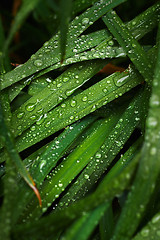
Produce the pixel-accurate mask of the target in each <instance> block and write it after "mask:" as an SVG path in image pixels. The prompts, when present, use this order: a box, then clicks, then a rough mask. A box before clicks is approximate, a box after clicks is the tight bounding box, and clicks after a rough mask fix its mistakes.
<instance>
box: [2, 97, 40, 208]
mask: <svg viewBox="0 0 160 240" xmlns="http://www.w3.org/2000/svg"><path fill="white" fill-rule="evenodd" d="M0 132H1V139H2V141H3V142H4V145H5V147H6V150H7V154H8V155H9V157H10V159H11V161H13V163H14V164H15V166H16V168H17V170H18V171H19V173H20V174H21V176H22V177H23V178H24V180H25V181H26V182H27V184H28V185H29V186H30V187H31V188H32V189H33V191H34V192H35V194H36V196H37V198H38V200H39V204H40V205H41V198H40V195H39V192H38V190H37V188H36V187H35V183H34V181H33V179H32V177H31V176H30V174H29V173H28V171H27V170H26V168H25V167H24V165H23V162H22V160H21V158H20V156H19V154H18V153H17V151H16V149H15V146H14V142H13V139H12V136H11V133H10V131H9V130H8V128H7V126H6V123H5V121H4V114H3V109H2V103H1V102H0Z"/></svg>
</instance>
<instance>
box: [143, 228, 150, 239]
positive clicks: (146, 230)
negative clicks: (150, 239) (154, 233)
mask: <svg viewBox="0 0 160 240" xmlns="http://www.w3.org/2000/svg"><path fill="white" fill-rule="evenodd" d="M148 234H149V229H148V228H144V229H142V231H141V235H142V236H143V237H147V236H148Z"/></svg>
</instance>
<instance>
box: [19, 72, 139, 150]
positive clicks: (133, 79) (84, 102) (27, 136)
mask: <svg viewBox="0 0 160 240" xmlns="http://www.w3.org/2000/svg"><path fill="white" fill-rule="evenodd" d="M141 81H142V79H141V77H139V76H138V75H137V74H135V73H134V72H131V73H129V74H127V73H122V74H120V73H116V74H113V75H111V76H109V77H107V78H105V79H103V80H102V81H100V82H98V83H96V84H95V85H93V86H92V87H90V88H89V89H87V90H85V91H83V92H82V93H80V94H78V95H76V96H73V97H71V98H70V99H68V100H66V101H65V102H64V104H65V105H62V106H58V107H57V108H55V109H53V110H52V111H50V112H49V113H48V115H47V116H45V117H44V116H42V118H41V119H40V121H39V122H37V124H35V125H33V126H34V131H33V130H32V128H33V127H31V129H29V130H27V131H26V132H24V133H23V134H22V135H21V136H20V137H18V138H17V142H16V146H17V148H18V150H19V151H22V150H24V149H25V148H27V147H29V146H31V145H33V144H34V143H36V142H38V141H40V140H41V139H44V138H45V137H47V136H49V135H51V134H53V133H54V132H56V131H58V130H60V129H62V128H64V127H66V126H67V125H69V124H71V123H73V122H75V121H77V120H78V119H81V118H82V117H84V116H86V115H87V114H89V113H91V112H93V111H95V110H96V109H97V108H100V107H101V106H103V105H105V104H107V103H108V102H110V101H112V100H114V99H115V98H117V97H118V96H121V95H122V94H124V93H125V92H126V91H129V90H130V89H132V88H133V87H135V86H137V85H138V84H139V83H141ZM95 93H96V95H95ZM73 102H74V105H72V103H73ZM47 127H49V128H50V130H49V131H46V128H47ZM33 134H34V138H33ZM37 134H38V135H37Z"/></svg>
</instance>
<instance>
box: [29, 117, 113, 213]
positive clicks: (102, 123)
mask: <svg viewBox="0 0 160 240" xmlns="http://www.w3.org/2000/svg"><path fill="white" fill-rule="evenodd" d="M116 119H117V117H115V119H113V121H108V119H104V120H98V121H96V122H95V123H94V124H93V125H92V129H93V131H92V133H91V134H90V135H89V136H88V138H86V139H85V140H84V141H83V142H82V143H81V144H80V145H79V146H78V147H77V148H76V149H75V150H74V151H73V152H72V153H71V154H70V155H69V156H68V157H67V158H66V159H65V160H63V162H62V164H60V166H58V167H57V168H56V169H55V171H53V173H52V174H53V177H52V178H50V179H49V181H45V182H44V185H43V186H42V189H41V195H42V199H43V211H45V210H46V207H48V206H49V205H51V204H52V202H53V201H54V200H55V199H56V198H58V196H59V195H60V194H61V192H63V191H64V190H65V188H66V187H67V186H68V184H69V183H70V182H71V181H72V180H73V179H74V178H75V177H76V176H77V175H78V174H79V173H80V172H81V171H82V170H83V168H84V167H85V166H86V165H87V164H88V162H89V161H90V160H91V159H90V158H91V157H92V156H93V155H94V154H95V153H96V151H97V150H98V149H99V147H100V146H101V145H102V144H103V142H104V139H105V138H106V134H107V132H108V131H109V130H110V128H111V127H112V125H113V126H114V122H115V120H116ZM54 172H55V173H54ZM56 186H57V187H56ZM46 193H48V194H47V196H46ZM43 196H44V197H43ZM33 204H34V203H33ZM35 207H36V206H35V204H34V206H32V209H34V210H33V211H32V218H35V217H37V216H39V215H41V214H42V212H41V211H39V209H38V208H37V207H36V208H35Z"/></svg>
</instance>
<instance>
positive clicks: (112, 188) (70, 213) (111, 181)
mask: <svg viewBox="0 0 160 240" xmlns="http://www.w3.org/2000/svg"><path fill="white" fill-rule="evenodd" d="M126 161H127V160H126ZM137 161H138V159H137V158H134V159H133V160H132V161H131V162H130V163H128V164H126V166H125V165H124V164H122V168H119V166H117V167H116V165H115V167H116V170H114V171H113V173H112V170H111V171H110V173H109V174H107V175H106V176H105V178H104V179H103V182H102V183H103V184H102V185H101V187H100V188H98V189H97V190H96V191H95V192H94V193H93V194H91V195H89V196H88V197H86V198H84V199H83V200H81V201H79V202H77V203H75V204H73V205H71V206H69V207H68V208H67V209H64V210H61V211H58V212H57V213H52V214H50V216H47V217H43V218H42V219H41V220H39V222H38V223H36V222H30V223H28V224H23V225H19V226H17V227H16V228H15V229H14V235H15V236H17V237H18V236H20V235H22V237H23V236H24V235H25V237H29V236H30V234H32V236H33V235H34V236H35V239H38V237H40V235H41V236H42V238H44V237H47V236H48V235H49V234H53V233H54V232H57V231H59V230H61V229H62V228H64V227H66V226H68V225H69V224H70V223H72V222H73V220H74V219H76V218H77V217H79V216H81V215H82V213H84V212H88V211H90V210H92V209H94V208H95V207H97V206H98V205H100V204H101V203H103V202H107V201H109V200H111V199H113V197H114V196H115V195H116V194H120V193H121V192H122V191H123V190H124V189H125V188H126V187H127V186H128V184H129V182H130V179H131V177H132V175H133V172H134V169H135V167H136V164H137ZM118 165H119V164H118ZM113 169H114V168H113ZM62 219H63V221H62ZM31 226H32V227H31ZM46 228H47V231H45V229H46ZM31 229H32V230H31ZM42 229H43V231H42ZM30 231H31V232H30ZM22 232H23V234H22ZM37 234H39V236H38V235H37Z"/></svg>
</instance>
